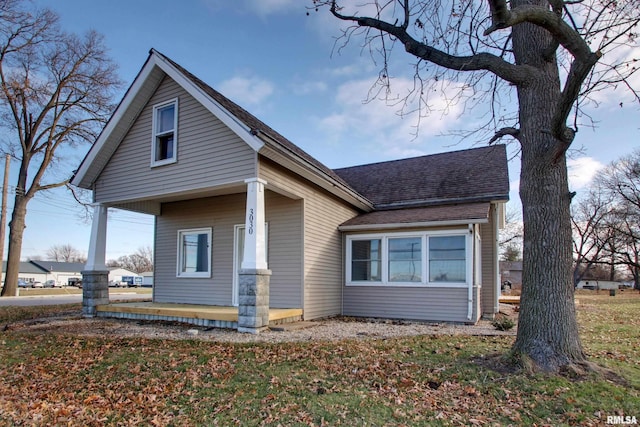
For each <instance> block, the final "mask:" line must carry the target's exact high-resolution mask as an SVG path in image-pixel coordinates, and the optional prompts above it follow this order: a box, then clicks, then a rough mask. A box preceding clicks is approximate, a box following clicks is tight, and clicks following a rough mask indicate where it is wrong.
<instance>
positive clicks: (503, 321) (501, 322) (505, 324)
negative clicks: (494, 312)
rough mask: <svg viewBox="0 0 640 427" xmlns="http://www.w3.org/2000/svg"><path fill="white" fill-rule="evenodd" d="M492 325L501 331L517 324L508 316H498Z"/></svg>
mask: <svg viewBox="0 0 640 427" xmlns="http://www.w3.org/2000/svg"><path fill="white" fill-rule="evenodd" d="M491 325H492V326H493V327H494V328H496V329H497V330H499V331H508V330H509V329H511V328H513V327H514V326H515V325H516V322H514V321H513V320H511V319H509V318H508V317H507V316H496V318H495V319H494V320H493V322H491Z"/></svg>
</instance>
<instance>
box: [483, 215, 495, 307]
mask: <svg viewBox="0 0 640 427" xmlns="http://www.w3.org/2000/svg"><path fill="white" fill-rule="evenodd" d="M494 216H495V209H494V205H491V209H489V222H488V223H487V224H481V225H480V237H481V238H482V296H481V301H480V306H481V310H482V315H483V316H485V317H493V315H494V314H495V312H494V307H493V306H494V302H495V298H496V283H495V277H496V268H495V265H496V257H497V256H498V254H497V253H496V254H494V253H493V241H494V240H495V219H494Z"/></svg>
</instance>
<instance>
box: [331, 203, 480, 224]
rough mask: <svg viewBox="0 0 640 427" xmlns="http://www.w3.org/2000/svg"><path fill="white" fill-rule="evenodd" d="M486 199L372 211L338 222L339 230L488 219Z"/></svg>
mask: <svg viewBox="0 0 640 427" xmlns="http://www.w3.org/2000/svg"><path fill="white" fill-rule="evenodd" d="M490 208H491V203H490V202H483V203H469V204H459V205H439V206H427V207H421V208H412V209H398V210H384V211H374V212H370V213H366V214H362V215H359V216H357V217H355V218H352V219H350V220H349V221H347V222H345V223H344V224H342V225H340V226H339V227H338V229H339V230H340V231H364V230H389V229H409V228H426V227H453V226H461V225H468V224H486V223H488V222H489V210H490Z"/></svg>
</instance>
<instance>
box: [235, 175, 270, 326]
mask: <svg viewBox="0 0 640 427" xmlns="http://www.w3.org/2000/svg"><path fill="white" fill-rule="evenodd" d="M245 182H246V183H247V210H246V214H245V228H244V230H245V233H244V257H243V261H242V265H241V266H240V274H239V276H240V286H239V290H238V291H239V301H238V332H247V333H252V334H257V333H258V332H260V331H262V330H264V329H267V328H268V327H269V282H270V278H271V271H270V270H269V269H268V266H267V257H266V254H267V251H266V247H265V246H266V238H265V237H266V236H265V231H266V230H265V226H264V222H265V212H264V185H265V184H266V181H264V180H262V179H259V178H251V179H247V180H246V181H245Z"/></svg>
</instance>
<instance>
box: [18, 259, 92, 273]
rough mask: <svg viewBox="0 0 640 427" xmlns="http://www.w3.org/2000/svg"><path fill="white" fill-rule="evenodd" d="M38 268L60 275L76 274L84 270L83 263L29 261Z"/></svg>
mask: <svg viewBox="0 0 640 427" xmlns="http://www.w3.org/2000/svg"><path fill="white" fill-rule="evenodd" d="M31 262H32V263H33V264H35V265H37V266H38V267H40V268H42V269H44V270H47V271H57V272H60V273H78V272H81V271H82V270H84V265H85V264H84V263H83V262H59V261H33V260H32V261H31Z"/></svg>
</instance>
